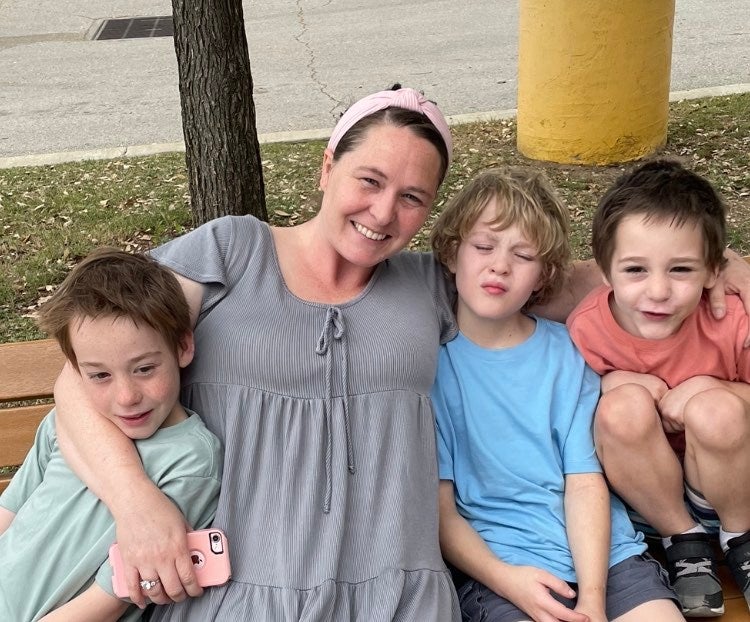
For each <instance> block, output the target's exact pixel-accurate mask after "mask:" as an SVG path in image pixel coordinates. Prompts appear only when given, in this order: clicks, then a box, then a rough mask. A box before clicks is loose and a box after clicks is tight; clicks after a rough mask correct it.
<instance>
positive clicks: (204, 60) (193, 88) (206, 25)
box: [172, 0, 268, 226]
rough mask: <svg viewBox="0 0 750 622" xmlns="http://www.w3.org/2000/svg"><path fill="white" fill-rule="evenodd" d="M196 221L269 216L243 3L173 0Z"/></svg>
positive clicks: (183, 112) (183, 120) (240, 0)
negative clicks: (222, 217)
mask: <svg viewBox="0 0 750 622" xmlns="http://www.w3.org/2000/svg"><path fill="white" fill-rule="evenodd" d="M172 11H173V20H174V45H175V52H176V54H177V68H178V75H179V87H180V107H181V111H182V127H183V134H184V136H185V163H186V166H187V171H188V179H189V187H190V197H191V202H192V213H193V222H194V224H195V225H196V226H197V225H200V224H202V223H204V222H207V221H208V220H211V219H213V218H217V217H219V216H224V215H228V214H235V215H243V214H253V215H254V216H257V217H258V218H261V219H262V220H267V219H268V216H267V213H266V201H265V192H264V186H263V169H262V167H261V158H260V146H259V144H258V133H257V131H256V128H255V103H254V102H253V79H252V75H251V73H250V57H249V53H248V47H247V38H246V37H245V23H244V19H243V14H242V0H172Z"/></svg>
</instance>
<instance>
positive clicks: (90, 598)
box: [0, 249, 222, 622]
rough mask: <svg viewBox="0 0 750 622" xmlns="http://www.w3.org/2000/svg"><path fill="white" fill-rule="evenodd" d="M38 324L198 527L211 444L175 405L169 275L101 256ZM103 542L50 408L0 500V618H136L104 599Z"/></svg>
mask: <svg viewBox="0 0 750 622" xmlns="http://www.w3.org/2000/svg"><path fill="white" fill-rule="evenodd" d="M39 323H40V326H41V327H42V329H43V330H45V331H46V332H47V333H48V334H50V335H53V336H54V337H55V338H56V339H57V340H58V342H59V344H60V347H61V349H62V350H63V352H64V354H65V356H66V357H67V359H68V361H69V364H71V365H73V366H74V368H75V369H77V371H78V372H79V374H80V378H81V383H82V386H83V388H84V391H85V393H86V396H87V398H88V399H89V401H90V402H91V403H92V404H93V405H94V406H95V407H96V409H97V410H98V411H99V412H100V413H101V414H102V415H103V416H104V417H106V418H107V419H109V420H110V421H112V422H113V423H114V424H115V425H116V426H117V427H118V428H120V429H121V430H122V431H123V432H124V433H125V434H126V435H127V436H129V437H130V438H131V439H133V440H134V442H135V444H136V447H137V449H138V452H139V454H140V457H141V460H142V462H143V464H144V466H145V469H146V471H147V473H148V474H149V476H150V477H151V478H152V479H153V480H154V481H155V482H156V483H157V485H158V486H159V487H160V488H161V489H162V490H163V491H164V492H165V493H166V494H167V495H168V496H169V497H170V498H171V499H172V500H173V501H174V503H175V504H176V505H177V506H178V507H179V509H180V510H181V511H182V512H183V513H184V515H185V517H186V518H187V520H188V521H189V522H190V523H191V525H192V526H193V527H195V528H200V527H204V526H206V525H208V524H209V522H210V521H211V520H212V519H213V516H214V513H215V511H216V505H217V502H218V496H219V487H220V476H221V459H222V454H221V445H220V442H219V440H218V439H217V438H216V437H215V436H214V435H213V434H212V433H211V432H209V431H208V429H207V428H206V427H205V426H204V424H203V422H202V421H201V420H200V418H199V417H198V415H196V414H195V413H192V412H190V411H188V410H186V409H185V408H183V407H182V405H181V404H180V403H179V400H178V398H179V392H180V370H181V368H183V367H185V366H186V365H188V364H189V363H190V361H191V360H192V357H193V348H194V346H193V336H192V330H191V323H190V317H189V311H188V306H187V303H186V302H185V298H184V296H183V294H182V290H181V288H180V286H179V284H178V282H177V280H176V279H175V277H174V275H172V274H171V273H170V272H169V270H167V269H166V268H163V267H162V266H160V265H159V264H158V263H156V262H155V261H154V260H152V259H150V258H148V257H146V256H144V255H131V254H128V253H125V252H122V251H118V250H115V249H100V250H98V251H95V252H93V253H92V254H91V255H89V256H88V257H87V258H86V259H84V260H83V261H82V262H81V263H80V264H79V265H78V266H76V267H75V268H74V269H73V271H72V272H71V273H70V275H69V276H68V277H67V278H66V279H65V281H64V282H63V283H62V285H61V286H60V288H59V289H58V290H57V291H56V292H55V294H54V295H53V296H52V298H51V299H50V300H49V301H48V303H47V304H46V305H45V306H44V307H43V308H42V310H41V312H40V318H39ZM103 467H104V468H106V465H103ZM114 540H115V525H114V521H113V519H112V516H111V514H110V513H109V510H108V509H107V508H106V506H105V505H104V504H103V503H102V502H101V501H100V500H99V499H98V498H97V497H96V496H95V495H94V494H93V493H92V492H91V491H90V490H88V488H87V487H86V486H85V484H84V483H83V482H82V481H81V480H80V479H78V477H77V476H76V475H75V474H74V473H73V471H72V470H71V469H70V468H69V466H68V465H67V463H66V462H65V458H64V457H63V455H62V453H61V452H60V449H59V447H58V443H57V436H56V433H55V412H54V410H52V412H50V413H49V414H48V415H47V417H46V418H45V419H44V420H43V421H42V423H41V424H40V426H39V429H38V430H37V434H36V438H35V441H34V446H33V447H32V449H31V451H30V452H29V454H28V456H27V457H26V459H25V461H24V463H23V465H22V466H21V468H20V470H19V471H18V473H17V474H16V475H15V476H14V477H13V479H12V481H11V483H10V486H9V487H8V489H7V490H6V491H5V492H4V493H3V495H2V496H1V497H0V559H2V560H3V568H4V570H3V572H2V573H0V620H13V621H14V622H31V621H36V620H43V621H44V622H55V621H61V620H76V621H77V622H86V621H89V620H90V621H91V622H105V621H108V620H112V621H114V620H137V619H139V618H140V617H141V613H142V612H141V611H140V610H139V609H137V608H136V607H134V606H133V605H131V604H130V603H129V602H127V601H124V600H120V599H119V598H117V597H116V596H114V594H113V592H112V569H111V567H110V565H109V562H108V559H107V555H108V550H109V547H110V545H111V544H112V543H113V542H114ZM144 591H145V595H146V596H148V590H144Z"/></svg>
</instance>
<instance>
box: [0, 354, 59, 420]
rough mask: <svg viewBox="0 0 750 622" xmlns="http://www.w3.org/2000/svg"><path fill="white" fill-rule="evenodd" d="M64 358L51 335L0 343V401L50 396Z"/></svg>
mask: <svg viewBox="0 0 750 622" xmlns="http://www.w3.org/2000/svg"><path fill="white" fill-rule="evenodd" d="M64 362H65V357H64V356H63V353H62V351H61V350H60V347H59V346H58V345H57V342H56V341H55V340H53V339H42V340H38V341H26V342H21V343H3V344H0V402H8V401H15V400H27V399H36V398H39V397H49V396H51V395H52V389H53V387H54V384H55V379H56V378H57V376H58V374H59V373H60V370H61V369H62V366H63V363H64ZM5 426H6V424H5V423H3V424H2V426H1V427H5Z"/></svg>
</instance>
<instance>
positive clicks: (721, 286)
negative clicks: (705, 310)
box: [708, 248, 750, 348]
mask: <svg viewBox="0 0 750 622" xmlns="http://www.w3.org/2000/svg"><path fill="white" fill-rule="evenodd" d="M724 257H726V258H727V260H728V263H727V265H726V266H725V267H724V269H723V270H722V271H721V272H720V273H719V277H718V278H717V280H716V284H715V285H714V286H713V287H712V288H711V289H710V290H708V299H709V301H710V304H711V311H712V313H713V315H714V317H715V318H716V319H721V318H723V317H724V315H725V314H726V312H727V303H726V294H739V296H740V298H741V299H742V304H743V306H744V307H745V313H747V315H748V316H750V265H748V263H747V262H746V261H745V260H744V259H743V257H742V256H741V255H738V254H737V253H735V252H734V251H733V250H731V249H729V248H728V249H726V250H725V251H724ZM749 326H750V324H749ZM748 330H749V332H748V334H747V335H746V336H745V347H746V348H747V347H750V329H748Z"/></svg>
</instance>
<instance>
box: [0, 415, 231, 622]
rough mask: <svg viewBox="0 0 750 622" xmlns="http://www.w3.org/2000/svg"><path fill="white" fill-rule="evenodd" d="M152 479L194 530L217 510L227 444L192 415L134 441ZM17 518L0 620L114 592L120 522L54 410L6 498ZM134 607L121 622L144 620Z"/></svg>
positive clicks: (3, 540)
mask: <svg viewBox="0 0 750 622" xmlns="http://www.w3.org/2000/svg"><path fill="white" fill-rule="evenodd" d="M135 445H136V447H137V449H138V453H139V455H140V457H141V461H142V462H143V464H144V468H145V470H146V473H147V474H148V475H149V477H150V478H151V479H152V480H153V481H154V482H155V483H156V485H157V486H158V487H159V488H160V489H161V491H162V492H163V493H164V494H166V495H167V496H168V497H170V498H171V499H172V501H174V503H175V504H176V505H177V507H179V509H180V510H181V511H182V513H183V514H184V515H185V518H186V519H187V521H188V522H189V523H190V524H191V525H192V526H193V527H194V528H196V529H198V528H201V527H205V526H207V525H208V524H209V523H210V521H211V520H212V519H213V517H214V514H215V512H216V505H217V503H218V499H219V487H220V478H221V468H222V450H221V443H220V442H219V440H218V439H217V438H216V436H214V435H213V434H212V433H211V432H209V431H208V429H207V428H206V427H205V425H204V424H203V422H202V421H201V419H200V417H199V416H198V415H196V414H194V413H190V417H188V419H186V420H185V421H183V422H181V423H178V424H176V425H173V426H170V427H167V428H162V429H160V430H158V431H157V432H156V433H155V434H154V435H153V436H151V437H150V438H147V439H144V440H139V441H135ZM0 506H2V507H4V508H6V509H7V510H10V511H11V512H14V513H15V514H16V516H15V518H14V520H13V522H12V523H11V525H10V527H9V528H8V529H7V530H6V531H5V533H3V534H2V535H0V559H2V561H3V564H2V568H3V569H2V572H0V620H13V621H14V622H32V621H35V620H38V619H39V618H41V617H42V616H44V615H45V614H47V613H49V612H50V611H51V610H53V609H56V608H57V607H59V606H61V605H63V604H64V603H66V602H68V601H70V600H71V599H72V598H74V597H75V596H77V595H78V594H79V593H81V592H82V591H84V590H85V589H86V588H88V587H89V586H90V585H91V583H92V582H93V581H96V582H97V583H98V584H99V585H100V586H101V587H102V589H104V590H105V591H106V592H108V593H110V594H112V593H113V592H112V569H111V567H110V565H109V562H108V558H107V556H108V553H109V547H110V545H111V544H112V543H113V542H114V540H115V524H114V520H113V518H112V515H111V514H110V512H109V510H108V509H107V507H106V506H105V505H104V503H103V502H102V501H100V500H99V499H98V498H97V497H96V496H95V495H94V494H93V493H92V492H91V491H90V490H89V489H88V488H87V487H86V486H85V485H84V484H83V482H82V481H81V480H80V479H79V478H78V477H77V476H76V475H75V474H74V473H73V471H72V470H71V469H70V468H69V467H68V465H67V463H66V462H65V460H64V459H63V456H62V453H61V452H60V449H59V447H58V444H57V436H56V434H55V411H54V410H52V411H51V412H50V413H49V414H48V415H47V416H46V417H45V418H44V419H43V420H42V423H41V424H40V425H39V429H38V430H37V433H36V438H35V440H34V446H33V447H32V448H31V450H30V451H29V453H28V455H27V456H26V459H25V460H24V463H23V465H22V466H21V468H20V470H19V471H18V473H16V475H15V476H14V477H13V479H12V480H11V483H10V485H9V486H8V488H7V489H6V490H5V492H4V493H3V495H2V496H0ZM141 614H142V611H140V610H139V609H137V608H136V607H132V608H130V609H128V612H127V613H126V614H125V615H124V616H123V617H122V618H120V619H121V620H128V621H131V620H138V619H140V617H141Z"/></svg>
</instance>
